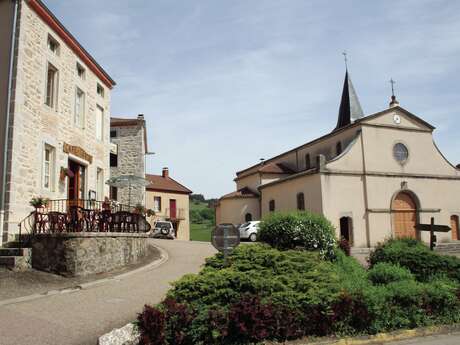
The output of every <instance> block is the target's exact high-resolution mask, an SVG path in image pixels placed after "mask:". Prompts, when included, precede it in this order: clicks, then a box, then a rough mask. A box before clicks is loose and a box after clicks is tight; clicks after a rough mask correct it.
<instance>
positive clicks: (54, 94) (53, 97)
mask: <svg viewBox="0 0 460 345" xmlns="http://www.w3.org/2000/svg"><path fill="white" fill-rule="evenodd" d="M50 69H52V70H53V71H54V75H53V78H52V83H53V85H52V86H51V87H50V86H49V81H50V79H49V73H50ZM58 88H59V70H58V69H57V68H56V66H54V65H53V64H52V63H51V62H48V64H47V67H46V77H45V104H46V105H47V106H48V107H50V108H51V109H54V110H56V109H57V104H58ZM48 91H49V92H50V93H51V94H49V93H48Z"/></svg>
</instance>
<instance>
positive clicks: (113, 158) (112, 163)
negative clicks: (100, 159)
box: [110, 153, 118, 168]
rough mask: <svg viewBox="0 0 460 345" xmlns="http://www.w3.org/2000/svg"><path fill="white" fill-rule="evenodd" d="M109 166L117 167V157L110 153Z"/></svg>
mask: <svg viewBox="0 0 460 345" xmlns="http://www.w3.org/2000/svg"><path fill="white" fill-rule="evenodd" d="M110 166H111V167H114V168H116V167H117V166H118V155H116V154H115V153H110Z"/></svg>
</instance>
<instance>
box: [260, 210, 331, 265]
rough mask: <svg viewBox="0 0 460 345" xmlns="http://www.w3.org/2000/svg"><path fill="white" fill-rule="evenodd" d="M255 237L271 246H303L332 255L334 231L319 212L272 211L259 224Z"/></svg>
mask: <svg viewBox="0 0 460 345" xmlns="http://www.w3.org/2000/svg"><path fill="white" fill-rule="evenodd" d="M258 239H259V240H260V241H262V242H265V243H268V244H269V245H271V246H272V247H274V248H277V249H281V250H286V249H294V248H303V249H306V250H313V251H319V253H320V255H321V256H322V257H324V258H328V259H333V258H334V253H335V252H334V248H335V247H336V239H335V230H334V227H333V226H332V224H331V223H330V222H329V221H328V220H327V219H326V218H325V217H324V216H322V215H320V214H316V213H310V212H300V211H297V212H290V213H281V212H274V213H271V214H269V215H268V216H266V217H264V218H263V219H262V221H261V223H260V225H259V232H258Z"/></svg>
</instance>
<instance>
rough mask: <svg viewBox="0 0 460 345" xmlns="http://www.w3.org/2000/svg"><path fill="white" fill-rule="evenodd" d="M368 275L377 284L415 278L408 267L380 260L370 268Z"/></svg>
mask: <svg viewBox="0 0 460 345" xmlns="http://www.w3.org/2000/svg"><path fill="white" fill-rule="evenodd" d="M368 277H369V279H370V281H371V282H372V283H373V284H375V285H378V284H389V283H393V282H398V281H402V280H413V279H414V276H413V275H412V273H410V271H409V270H408V269H407V268H404V267H401V266H399V265H393V264H389V263H386V262H380V263H378V264H376V265H374V266H373V267H372V268H371V269H370V270H369V272H368Z"/></svg>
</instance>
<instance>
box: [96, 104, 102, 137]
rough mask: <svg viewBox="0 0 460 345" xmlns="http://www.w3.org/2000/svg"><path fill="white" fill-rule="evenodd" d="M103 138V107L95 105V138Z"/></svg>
mask: <svg viewBox="0 0 460 345" xmlns="http://www.w3.org/2000/svg"><path fill="white" fill-rule="evenodd" d="M103 138H104V109H102V108H101V107H100V106H97V107H96V139H97V140H99V141H102V139H103Z"/></svg>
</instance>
